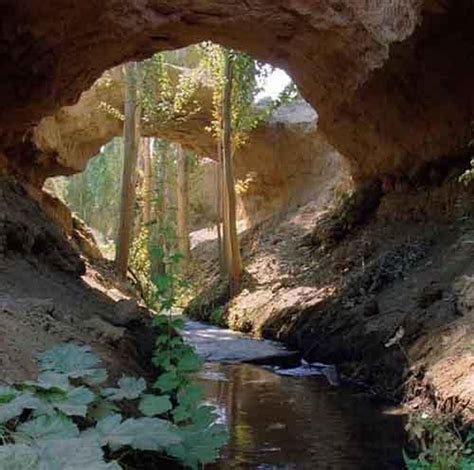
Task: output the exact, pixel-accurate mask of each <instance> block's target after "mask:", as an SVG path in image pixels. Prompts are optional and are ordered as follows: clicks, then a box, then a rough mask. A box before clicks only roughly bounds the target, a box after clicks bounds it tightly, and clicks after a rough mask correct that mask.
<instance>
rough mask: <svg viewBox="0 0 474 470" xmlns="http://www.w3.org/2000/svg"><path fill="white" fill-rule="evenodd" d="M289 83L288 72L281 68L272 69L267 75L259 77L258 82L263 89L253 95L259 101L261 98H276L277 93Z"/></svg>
mask: <svg viewBox="0 0 474 470" xmlns="http://www.w3.org/2000/svg"><path fill="white" fill-rule="evenodd" d="M290 83H291V78H290V77H289V76H288V74H287V73H286V72H285V71H284V70H281V69H274V70H273V72H272V73H271V74H269V75H268V77H266V78H264V79H261V82H260V83H259V84H260V85H261V86H262V87H263V90H262V91H261V92H260V93H258V95H257V96H256V97H255V100H256V101H259V100H261V99H263V98H267V97H270V98H273V99H276V98H278V95H279V94H280V93H281V92H282V91H283V90H284V89H285V87H286V86H287V85H288V84H290Z"/></svg>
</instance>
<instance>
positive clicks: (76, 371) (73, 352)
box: [38, 343, 99, 378]
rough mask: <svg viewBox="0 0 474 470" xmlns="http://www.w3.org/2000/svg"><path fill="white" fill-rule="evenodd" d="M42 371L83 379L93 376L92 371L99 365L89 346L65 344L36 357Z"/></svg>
mask: <svg viewBox="0 0 474 470" xmlns="http://www.w3.org/2000/svg"><path fill="white" fill-rule="evenodd" d="M38 360H39V366H40V369H41V370H42V371H54V372H58V373H61V374H66V375H68V376H69V377H73V378H78V377H85V376H87V375H89V374H95V372H94V369H95V368H96V366H97V365H98V364H99V359H97V357H96V356H94V354H92V350H91V348H90V347H89V346H77V345H76V344H74V343H66V344H62V345H59V346H56V347H55V348H53V349H51V350H49V351H47V352H44V353H41V354H39V355H38Z"/></svg>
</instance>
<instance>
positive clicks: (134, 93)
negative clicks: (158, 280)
mask: <svg viewBox="0 0 474 470" xmlns="http://www.w3.org/2000/svg"><path fill="white" fill-rule="evenodd" d="M138 74H139V72H138V65H137V64H136V63H135V62H131V63H129V64H126V65H125V81H126V91H125V112H124V115H125V117H124V126H123V130H124V131H123V133H124V163H123V176H122V195H121V206H120V225H119V233H118V237H117V252H116V256H115V264H116V268H117V272H118V274H119V275H120V276H121V277H122V278H126V277H127V269H128V261H129V256H130V244H131V241H132V232H133V222H134V212H135V211H134V209H135V198H136V194H135V184H136V166H137V161H138V147H139V141H140V106H139V103H138V85H139V78H138Z"/></svg>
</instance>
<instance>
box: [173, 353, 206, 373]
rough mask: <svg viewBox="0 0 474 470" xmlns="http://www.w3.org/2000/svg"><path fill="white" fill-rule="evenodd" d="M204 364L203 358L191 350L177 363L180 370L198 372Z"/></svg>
mask: <svg viewBox="0 0 474 470" xmlns="http://www.w3.org/2000/svg"><path fill="white" fill-rule="evenodd" d="M202 365H203V361H202V359H201V358H200V357H199V356H197V355H196V354H195V353H194V352H190V353H189V354H186V355H185V356H183V357H182V358H181V359H180V360H179V361H178V364H177V368H178V370H179V371H180V372H189V373H192V372H198V371H199V370H200V369H201V367H202Z"/></svg>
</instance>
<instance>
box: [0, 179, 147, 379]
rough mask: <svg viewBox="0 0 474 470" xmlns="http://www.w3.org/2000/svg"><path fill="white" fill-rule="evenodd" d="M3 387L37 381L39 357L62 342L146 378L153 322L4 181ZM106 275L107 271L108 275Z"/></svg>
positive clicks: (0, 266)
mask: <svg viewBox="0 0 474 470" xmlns="http://www.w3.org/2000/svg"><path fill="white" fill-rule="evenodd" d="M0 214H1V219H0V368H1V370H2V376H1V380H2V381H20V380H24V379H25V378H29V379H30V378H32V377H33V376H34V372H35V365H34V357H35V355H36V354H37V353H38V352H40V351H44V350H45V349H47V348H50V347H52V346H53V345H55V344H57V343H59V342H67V341H74V342H77V343H80V344H89V345H91V346H92V347H93V349H94V351H95V352H96V353H97V354H98V355H99V356H100V357H101V358H102V360H103V361H104V362H105V363H106V364H107V367H108V369H109V371H110V372H111V375H112V376H117V375H121V374H123V373H127V372H130V373H139V374H144V375H146V372H147V368H148V357H149V353H150V347H151V338H150V336H149V335H150V331H151V329H150V328H149V317H148V316H147V313H146V311H145V310H144V309H140V308H139V307H138V306H137V303H136V301H134V300H132V299H130V298H129V296H127V295H126V294H125V293H123V292H121V291H119V290H118V289H117V288H116V287H115V285H114V282H113V280H109V281H106V280H105V277H104V275H103V274H104V273H105V272H106V275H107V276H108V277H110V273H109V272H108V271H107V269H106V266H105V265H104V266H102V268H100V267H93V266H91V264H90V263H89V262H88V260H87V259H85V258H83V257H81V256H80V255H79V253H78V251H77V250H76V248H75V247H74V246H73V241H72V240H70V241H68V240H67V239H66V237H65V236H64V235H63V234H62V233H61V232H60V230H59V228H58V227H56V226H55V225H53V223H52V222H51V221H50V220H49V219H48V218H47V217H46V216H45V215H44V214H43V213H42V211H41V209H40V208H39V206H38V204H37V203H36V202H34V201H33V200H31V199H30V198H29V197H27V195H26V192H25V190H24V188H23V187H21V186H19V185H18V184H17V183H15V182H13V181H12V180H10V179H1V180H0ZM101 270H105V271H104V273H102V274H101V272H100V271H101Z"/></svg>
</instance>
